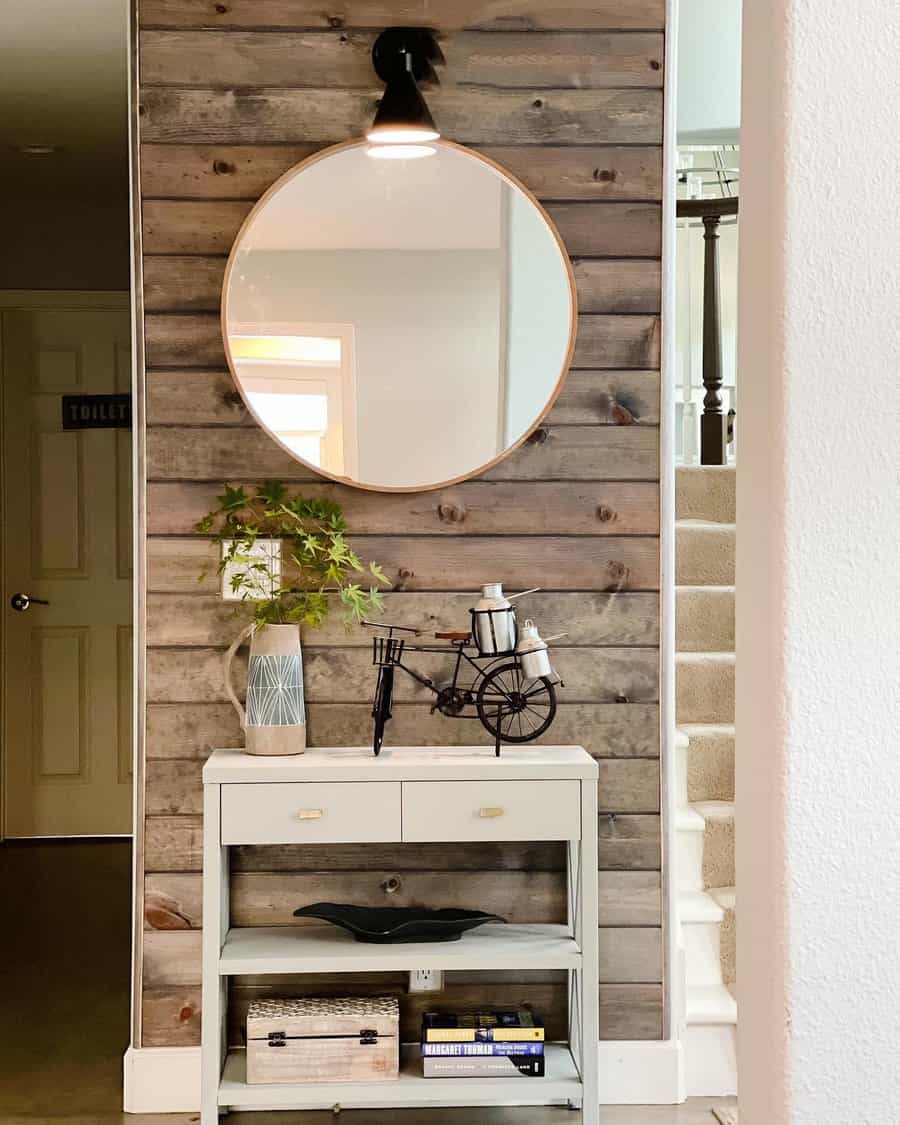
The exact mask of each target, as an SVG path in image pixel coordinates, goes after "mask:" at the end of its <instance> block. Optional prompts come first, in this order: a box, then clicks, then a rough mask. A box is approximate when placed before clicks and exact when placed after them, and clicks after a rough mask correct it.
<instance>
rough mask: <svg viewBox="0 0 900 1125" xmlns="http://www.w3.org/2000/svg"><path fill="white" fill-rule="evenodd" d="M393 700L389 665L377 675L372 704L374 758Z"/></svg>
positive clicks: (391, 673)
mask: <svg viewBox="0 0 900 1125" xmlns="http://www.w3.org/2000/svg"><path fill="white" fill-rule="evenodd" d="M393 699H394V669H393V668H392V667H391V665H387V666H386V667H384V668H382V669H381V671H380V672H379V674H378V686H377V687H376V688H375V702H374V703H373V704H372V718H373V719H374V720H375V731H374V733H373V736H372V749H373V750H374V751H375V757H376V758H377V757H378V755H379V754H380V753H381V744H382V742H383V741H384V727H385V723H387V721H388V719H389V718H390V717H391V704H392V702H393Z"/></svg>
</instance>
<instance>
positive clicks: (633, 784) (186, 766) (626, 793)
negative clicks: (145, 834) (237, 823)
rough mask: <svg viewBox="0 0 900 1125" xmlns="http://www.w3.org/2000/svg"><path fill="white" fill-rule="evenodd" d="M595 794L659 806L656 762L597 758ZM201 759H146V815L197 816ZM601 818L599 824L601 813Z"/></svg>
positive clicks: (642, 809) (630, 804) (639, 807)
mask: <svg viewBox="0 0 900 1125" xmlns="http://www.w3.org/2000/svg"><path fill="white" fill-rule="evenodd" d="M598 765H599V768H600V779H599V782H598V793H599V800H600V807H601V809H602V810H603V812H612V813H616V814H618V813H633V814H646V813H651V812H656V811H658V809H659V762H658V761H656V760H654V759H649V758H600V759H598ZM202 769H203V764H202V762H197V761H178V760H168V759H151V760H150V761H148V762H147V783H146V808H147V815H148V816H198V815H199V814H200V812H201V811H202V808H203V783H202V780H201V773H202ZM600 821H601V823H602V821H603V816H602V815H601V818H600Z"/></svg>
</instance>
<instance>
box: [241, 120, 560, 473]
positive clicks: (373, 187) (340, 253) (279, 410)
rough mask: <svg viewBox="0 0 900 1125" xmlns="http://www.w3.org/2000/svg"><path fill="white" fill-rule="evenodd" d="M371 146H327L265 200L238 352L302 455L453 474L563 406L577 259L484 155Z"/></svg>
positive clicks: (248, 261)
mask: <svg viewBox="0 0 900 1125" xmlns="http://www.w3.org/2000/svg"><path fill="white" fill-rule="evenodd" d="M370 151H371V150H370V149H369V146H368V145H367V144H366V143H365V142H352V143H350V144H346V145H338V146H337V147H335V148H331V149H327V150H325V151H324V152H322V153H320V154H317V155H316V156H314V157H312V158H311V159H309V160H307V161H305V162H304V163H302V164H299V165H298V166H297V167H296V168H294V169H292V170H291V171H290V172H288V173H287V175H285V176H284V177H282V179H281V180H279V181H278V182H277V183H276V184H275V185H274V186H273V187H272V188H270V189H269V191H268V192H267V193H266V195H264V196H263V198H262V199H261V200H260V202H259V203H258V204H257V205H256V207H255V208H254V209H253V211H252V212H251V213H250V215H249V217H248V218H247V221H246V222H245V224H244V226H243V228H242V229H241V231H240V233H239V235H238V237H237V239H236V241H235V245H234V249H233V250H232V253H231V257H230V259H229V262H228V268H227V270H226V273H225V284H224V289H223V296H222V324H223V334H224V337H225V351H226V354H227V356H228V362H229V365H230V367H231V371H232V374H233V375H234V378H235V381H236V383H237V385H238V387H239V388H240V391H241V394H242V395H243V396H244V399H245V400H246V402H247V405H248V406H249V408H250V410H251V411H252V413H253V415H254V416H255V417H256V419H257V421H258V422H259V424H260V425H261V426H263V427H264V429H266V430H267V431H268V432H269V433H270V434H271V435H272V437H274V438H275V439H276V440H277V441H278V442H279V443H280V444H281V445H282V446H283V447H284V448H285V449H286V450H287V451H288V452H289V453H291V454H292V455H293V456H294V457H296V458H297V459H298V460H301V461H303V462H305V463H306V464H307V465H309V466H311V467H312V468H314V469H316V470H317V471H318V472H320V473H322V474H323V475H324V476H327V477H332V478H334V479H335V480H340V481H343V482H344V483H347V484H353V485H358V486H360V487H362V488H372V489H381V490H384V491H403V490H411V491H412V490H420V489H428V488H438V487H440V486H441V485H443V484H449V483H451V482H453V481H458V480H462V479H463V478H465V477H468V476H472V475H473V474H474V473H478V472H480V471H482V470H483V469H485V468H487V467H489V466H490V465H491V464H493V463H494V462H495V461H497V460H499V459H500V458H501V457H502V456H503V455H504V454H505V453H507V452H509V450H511V449H512V448H513V447H514V446H516V445H517V444H518V443H519V442H520V441H522V440H523V438H525V437H526V436H527V434H528V433H529V432H530V431H531V430H532V429H533V428H534V427H535V425H536V424H537V423H538V422H539V421H540V419H541V418H542V417H543V416H544V414H545V413H546V412H547V410H548V409H549V408H550V405H551V403H552V402H553V400H554V398H555V397H556V395H557V394H558V393H559V390H560V388H561V386H562V382H563V379H564V378H565V374H566V371H567V369H568V365H569V360H570V358H571V353H572V348H573V346H574V337H575V297H574V292H575V287H574V282H573V278H572V271H571V267H570V265H569V259H568V257H567V256H566V253H565V250H564V248H563V246H562V243H561V241H560V238H559V236H558V234H557V233H556V231H555V230H554V228H553V227H552V225H551V224H550V222H549V220H548V218H547V216H546V214H545V213H544V211H543V210H542V209H541V207H540V206H539V205H538V204H537V202H536V201H535V200H534V198H533V197H532V196H531V195H530V194H529V193H528V192H527V191H526V190H525V189H524V188H523V187H522V186H521V185H520V184H519V183H517V182H516V181H515V180H514V179H512V178H511V177H510V176H508V175H507V174H506V173H504V172H503V171H502V170H501V169H500V168H498V167H497V166H496V165H494V164H493V163H491V162H490V161H488V160H486V159H485V158H484V157H481V156H479V155H477V154H476V153H474V152H470V151H468V150H467V149H464V148H460V147H457V146H456V145H452V144H448V143H446V142H439V143H437V144H435V145H433V146H429V148H428V149H427V150H425V152H426V154H427V155H426V156H425V157H424V158H419V159H391V160H386V159H374V158H373V156H372V155H370ZM420 151H421V150H420Z"/></svg>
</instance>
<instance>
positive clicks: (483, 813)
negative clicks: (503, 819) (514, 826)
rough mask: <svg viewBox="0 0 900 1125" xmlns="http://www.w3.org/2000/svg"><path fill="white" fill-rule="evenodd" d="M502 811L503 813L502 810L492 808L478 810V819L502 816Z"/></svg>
mask: <svg viewBox="0 0 900 1125" xmlns="http://www.w3.org/2000/svg"><path fill="white" fill-rule="evenodd" d="M504 811H505V810H504V809H499V808H496V807H493V808H491V807H488V808H484V809H479V810H478V815H479V816H480V817H483V818H485V819H487V818H488V817H492V816H503V813H504Z"/></svg>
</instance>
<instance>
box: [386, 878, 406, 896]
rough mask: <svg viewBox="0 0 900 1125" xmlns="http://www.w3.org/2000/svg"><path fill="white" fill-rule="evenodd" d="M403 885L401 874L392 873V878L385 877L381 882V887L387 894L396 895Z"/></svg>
mask: <svg viewBox="0 0 900 1125" xmlns="http://www.w3.org/2000/svg"><path fill="white" fill-rule="evenodd" d="M402 886H403V883H402V882H401V880H400V878H399V876H397V875H391V876H390V878H388V879H385V880H384V882H383V883H382V884H381V889H382V890H383V891H384V893H385V894H386V895H395V894H396V893H397V891H399V890H400V888H401V887H402Z"/></svg>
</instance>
